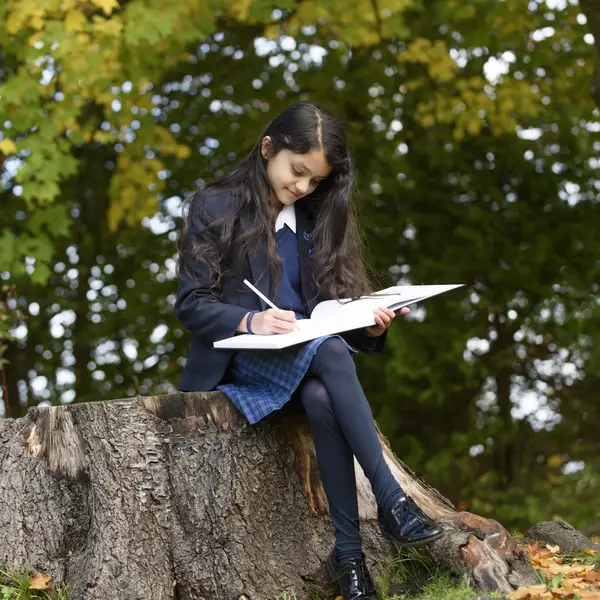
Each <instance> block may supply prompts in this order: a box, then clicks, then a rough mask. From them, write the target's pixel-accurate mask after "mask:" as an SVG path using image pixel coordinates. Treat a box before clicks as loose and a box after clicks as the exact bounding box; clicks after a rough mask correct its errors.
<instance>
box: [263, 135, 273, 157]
mask: <svg viewBox="0 0 600 600" xmlns="http://www.w3.org/2000/svg"><path fill="white" fill-rule="evenodd" d="M271 150H272V144H271V138H270V137H269V136H268V135H265V137H264V138H263V139H262V141H261V143H260V153H261V155H262V157H263V158H264V159H265V160H267V159H268V158H269V157H270V156H271Z"/></svg>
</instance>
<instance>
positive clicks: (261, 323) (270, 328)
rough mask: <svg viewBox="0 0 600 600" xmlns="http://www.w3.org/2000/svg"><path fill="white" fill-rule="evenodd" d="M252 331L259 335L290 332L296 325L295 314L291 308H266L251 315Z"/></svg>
mask: <svg viewBox="0 0 600 600" xmlns="http://www.w3.org/2000/svg"><path fill="white" fill-rule="evenodd" d="M250 326H251V327H252V332H253V333H256V334H259V335H270V334H273V333H290V331H294V329H295V327H296V314H295V313H294V311H293V310H279V309H277V308H268V309H267V310H263V311H261V312H259V313H256V314H255V315H254V316H253V317H252V323H250Z"/></svg>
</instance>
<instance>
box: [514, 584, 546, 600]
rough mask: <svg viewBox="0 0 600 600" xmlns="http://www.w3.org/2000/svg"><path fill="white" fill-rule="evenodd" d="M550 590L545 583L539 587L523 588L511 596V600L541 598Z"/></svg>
mask: <svg viewBox="0 0 600 600" xmlns="http://www.w3.org/2000/svg"><path fill="white" fill-rule="evenodd" d="M547 591H548V590H547V589H546V586H545V585H544V584H543V583H540V584H538V585H530V586H528V587H521V588H519V589H518V590H515V591H514V592H511V593H510V595H509V598H510V600H526V599H527V598H536V599H537V598H541V596H542V594H545V593H546V592H547Z"/></svg>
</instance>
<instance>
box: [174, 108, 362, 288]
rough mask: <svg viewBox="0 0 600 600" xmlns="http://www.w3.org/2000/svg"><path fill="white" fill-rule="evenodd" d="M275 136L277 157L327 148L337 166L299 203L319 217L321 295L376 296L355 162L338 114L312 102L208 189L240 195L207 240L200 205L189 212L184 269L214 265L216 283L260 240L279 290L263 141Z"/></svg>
mask: <svg viewBox="0 0 600 600" xmlns="http://www.w3.org/2000/svg"><path fill="white" fill-rule="evenodd" d="M265 136H269V137H270V138H271V147H270V153H271V154H270V157H269V158H271V157H274V156H275V155H276V154H277V153H278V152H280V151H281V150H283V149H287V150H290V151H291V152H294V153H296V154H305V153H307V152H309V151H310V150H312V149H321V150H323V152H324V154H325V157H326V159H327V162H328V163H329V165H330V166H331V167H332V171H331V173H330V174H329V176H328V177H327V178H326V179H324V180H323V181H322V182H321V183H319V184H318V186H317V187H316V188H315V189H314V190H313V191H312V192H311V193H310V194H309V195H307V196H304V197H303V198H301V199H300V200H299V201H298V202H302V203H304V204H305V205H306V207H307V209H308V211H309V214H310V215H311V216H312V218H314V221H315V227H314V230H313V242H314V246H315V255H314V269H313V274H314V278H315V282H316V284H317V288H318V290H319V295H320V296H323V297H325V298H329V299H334V298H335V299H337V298H347V297H350V296H357V295H360V294H367V293H370V292H372V291H373V290H372V286H371V283H370V281H369V277H368V275H367V270H366V267H365V264H364V261H363V256H362V237H361V234H360V231H359V228H358V223H357V221H358V217H357V212H356V207H355V203H354V201H353V196H354V194H355V175H354V165H353V162H352V159H351V157H350V154H349V152H348V141H347V135H346V131H345V128H344V127H343V125H342V123H341V122H340V121H339V120H338V119H336V118H335V117H334V116H333V115H332V114H331V113H329V112H328V111H326V110H324V109H323V108H321V107H318V106H316V105H315V104H313V103H311V102H299V103H297V104H293V105H292V106H290V107H288V108H287V109H285V110H284V111H282V112H281V113H279V114H278V115H277V116H276V117H275V118H274V119H273V120H272V121H271V122H270V123H269V124H268V125H267V127H266V128H265V130H264V131H263V133H262V135H261V136H260V138H259V139H258V141H257V143H256V144H255V146H254V147H253V148H252V150H251V151H250V153H249V154H248V156H247V157H246V158H244V159H243V160H242V161H241V162H240V163H238V164H237V165H236V166H235V167H233V168H232V169H231V170H230V171H228V172H227V173H226V174H225V175H224V176H223V177H221V178H220V179H218V180H217V181H214V182H212V183H208V184H207V185H205V186H204V189H207V188H222V189H228V190H230V191H231V192H232V193H234V194H235V195H236V196H238V197H239V200H240V201H239V202H238V203H237V205H236V209H235V210H233V211H232V212H231V213H230V214H228V215H226V216H225V217H223V218H222V219H219V221H216V222H215V223H214V226H213V227H210V228H207V229H206V230H205V232H206V235H202V236H193V235H190V221H191V218H192V213H193V206H192V207H190V210H189V213H188V216H187V218H186V219H185V221H184V227H183V231H182V235H181V240H180V246H179V270H180V272H181V270H182V269H183V270H185V271H186V272H187V273H192V272H193V269H192V265H193V264H194V262H195V261H198V260H200V261H202V262H204V263H205V264H207V265H208V266H209V267H210V268H211V270H213V272H214V273H215V274H216V281H217V283H216V285H217V286H218V284H219V283H220V281H221V280H222V278H223V277H224V276H225V274H226V273H227V272H228V270H229V266H230V263H231V261H232V260H233V257H234V256H235V258H236V262H237V261H239V260H240V258H241V257H244V256H245V255H246V254H247V252H248V250H249V248H250V247H251V246H252V245H253V244H254V243H255V242H256V240H257V239H264V240H266V241H267V250H268V260H269V265H270V268H271V269H272V270H271V273H273V274H274V275H275V277H274V282H275V284H274V286H273V289H274V290H275V291H276V290H277V285H278V282H279V277H278V276H279V273H280V265H281V260H280V259H279V256H278V254H277V247H276V242H275V219H276V210H275V206H274V205H273V202H272V200H271V188H270V185H269V182H268V179H267V173H266V169H265V167H266V162H267V161H266V159H264V158H263V156H262V154H261V142H262V140H263V138H264V137H265ZM242 214H245V215H247V217H248V219H249V223H250V226H249V227H248V228H247V229H246V230H245V231H243V232H240V231H237V232H236V223H237V222H238V220H239V218H240V216H241V215H242Z"/></svg>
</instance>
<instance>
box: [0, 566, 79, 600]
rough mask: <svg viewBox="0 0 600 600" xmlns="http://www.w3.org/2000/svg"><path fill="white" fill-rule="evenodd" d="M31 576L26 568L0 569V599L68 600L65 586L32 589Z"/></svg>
mask: <svg viewBox="0 0 600 600" xmlns="http://www.w3.org/2000/svg"><path fill="white" fill-rule="evenodd" d="M32 578H33V577H32V574H31V572H30V571H29V570H28V569H24V570H21V571H17V570H8V571H2V570H0V600H68V598H69V597H68V588H67V586H64V585H60V586H58V587H56V588H54V589H52V590H48V591H44V590H32V589H29V586H30V585H31V581H32Z"/></svg>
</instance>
